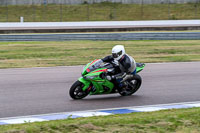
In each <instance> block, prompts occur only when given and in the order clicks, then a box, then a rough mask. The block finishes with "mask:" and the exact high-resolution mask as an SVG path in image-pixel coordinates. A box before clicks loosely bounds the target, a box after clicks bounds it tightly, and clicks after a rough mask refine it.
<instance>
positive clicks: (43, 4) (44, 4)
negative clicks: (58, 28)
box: [41, 0, 47, 22]
mask: <svg viewBox="0 0 200 133" xmlns="http://www.w3.org/2000/svg"><path fill="white" fill-rule="evenodd" d="M41 2H42V1H41ZM46 6H47V0H43V3H42V7H43V8H42V9H43V10H42V15H43V17H42V21H43V22H45V21H46Z"/></svg>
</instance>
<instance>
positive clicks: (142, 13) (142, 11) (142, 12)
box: [141, 0, 144, 20]
mask: <svg viewBox="0 0 200 133" xmlns="http://www.w3.org/2000/svg"><path fill="white" fill-rule="evenodd" d="M143 5H144V1H143V0H142V3H141V19H142V20H143V15H144V10H143V8H144V7H143Z"/></svg>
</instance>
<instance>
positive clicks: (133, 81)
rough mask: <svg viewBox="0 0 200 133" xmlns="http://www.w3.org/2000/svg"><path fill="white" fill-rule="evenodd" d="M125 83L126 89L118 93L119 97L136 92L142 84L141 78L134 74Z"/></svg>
mask: <svg viewBox="0 0 200 133" xmlns="http://www.w3.org/2000/svg"><path fill="white" fill-rule="evenodd" d="M126 83H127V86H126V89H125V90H123V89H121V91H119V94H120V95H121V96H130V95H132V94H133V93H135V92H136V91H138V89H139V88H140V86H141V84H142V78H141V77H140V75H138V74H136V75H134V76H133V77H132V78H130V79H128V80H127V81H126Z"/></svg>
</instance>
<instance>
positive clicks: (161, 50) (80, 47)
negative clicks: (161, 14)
mask: <svg viewBox="0 0 200 133" xmlns="http://www.w3.org/2000/svg"><path fill="white" fill-rule="evenodd" d="M117 44H123V45H124V46H125V48H126V52H127V53H128V54H129V55H131V56H133V57H134V58H135V60H136V61H137V62H145V63H148V62H184V61H200V43H199V40H181V41H166V40H164V41H63V42H0V68H24V67H49V66H67V65H70V66H71V65H82V64H86V63H88V62H90V61H92V60H94V59H98V58H103V57H104V56H106V55H109V54H111V49H112V47H113V46H114V45H117Z"/></svg>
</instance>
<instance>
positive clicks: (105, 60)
mask: <svg viewBox="0 0 200 133" xmlns="http://www.w3.org/2000/svg"><path fill="white" fill-rule="evenodd" d="M101 60H102V61H103V62H111V61H113V60H114V58H113V57H112V55H109V56H106V57H105V58H103V59H101Z"/></svg>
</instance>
